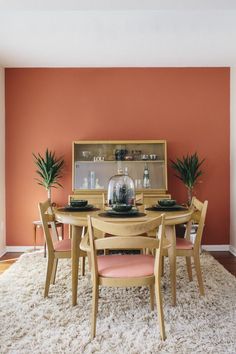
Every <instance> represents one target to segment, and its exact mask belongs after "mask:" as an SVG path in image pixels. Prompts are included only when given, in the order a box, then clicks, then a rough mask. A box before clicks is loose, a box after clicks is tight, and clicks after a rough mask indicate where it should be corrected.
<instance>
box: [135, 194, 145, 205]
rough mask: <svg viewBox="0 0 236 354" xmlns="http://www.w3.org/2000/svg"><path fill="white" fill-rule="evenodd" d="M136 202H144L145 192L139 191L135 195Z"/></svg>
mask: <svg viewBox="0 0 236 354" xmlns="http://www.w3.org/2000/svg"><path fill="white" fill-rule="evenodd" d="M136 203H141V204H143V193H137V194H136V195H135V204H136Z"/></svg>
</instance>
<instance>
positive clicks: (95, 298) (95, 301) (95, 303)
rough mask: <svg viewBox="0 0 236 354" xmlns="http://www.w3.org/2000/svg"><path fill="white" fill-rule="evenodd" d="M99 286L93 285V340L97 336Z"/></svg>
mask: <svg viewBox="0 0 236 354" xmlns="http://www.w3.org/2000/svg"><path fill="white" fill-rule="evenodd" d="M98 290H99V288H98V285H97V284H93V298H92V316H91V322H92V323H91V339H94V338H95V336H96V320H97V312H98Z"/></svg>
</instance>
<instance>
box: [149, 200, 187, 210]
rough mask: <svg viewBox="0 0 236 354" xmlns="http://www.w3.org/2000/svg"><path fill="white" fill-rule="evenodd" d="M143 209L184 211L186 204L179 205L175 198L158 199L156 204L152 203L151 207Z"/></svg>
mask: <svg viewBox="0 0 236 354" xmlns="http://www.w3.org/2000/svg"><path fill="white" fill-rule="evenodd" d="M145 210H148V211H165V212H168V211H184V210H188V208H186V206H184V205H179V204H177V203H176V200H175V199H160V200H158V201H157V202H156V204H153V205H152V206H151V207H148V208H145Z"/></svg>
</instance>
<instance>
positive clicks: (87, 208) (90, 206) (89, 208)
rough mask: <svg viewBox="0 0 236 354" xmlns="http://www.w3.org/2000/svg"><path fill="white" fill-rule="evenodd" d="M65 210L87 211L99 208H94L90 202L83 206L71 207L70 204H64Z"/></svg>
mask: <svg viewBox="0 0 236 354" xmlns="http://www.w3.org/2000/svg"><path fill="white" fill-rule="evenodd" d="M63 209H64V210H65V211H89V210H99V209H96V208H94V206H93V205H92V204H87V205H86V206H83V207H79V206H78V207H72V206H71V205H66V206H65V207H64V208H63Z"/></svg>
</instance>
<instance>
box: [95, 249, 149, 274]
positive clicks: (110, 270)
mask: <svg viewBox="0 0 236 354" xmlns="http://www.w3.org/2000/svg"><path fill="white" fill-rule="evenodd" d="M97 261H98V274H99V275H101V276H102V277H106V278H132V277H145V276H148V275H153V271H154V257H153V256H150V255H142V254H138V255H123V256H122V255H110V256H98V257H97Z"/></svg>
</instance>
